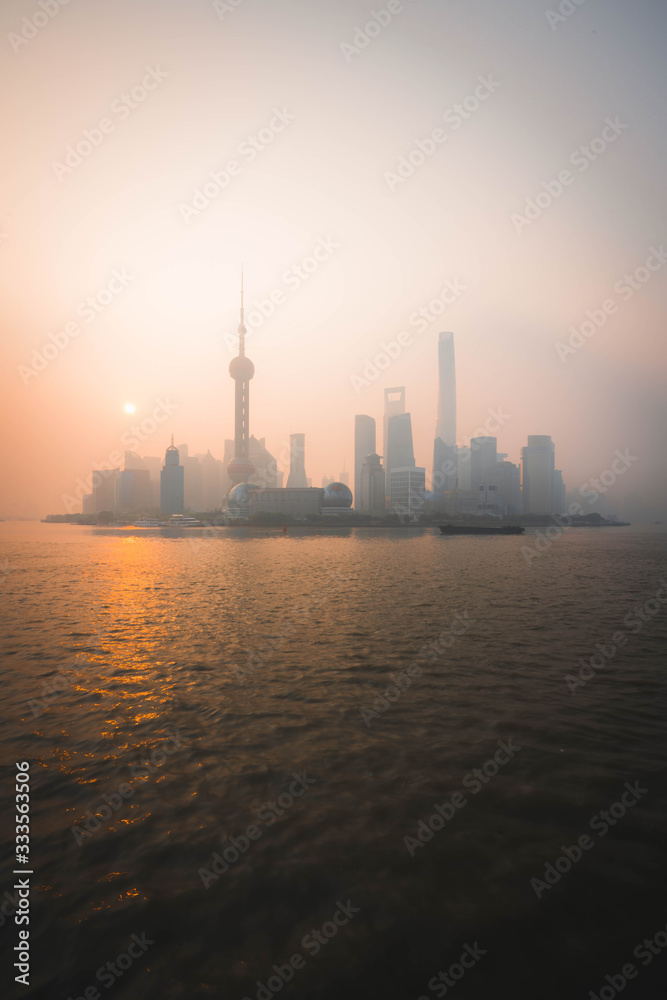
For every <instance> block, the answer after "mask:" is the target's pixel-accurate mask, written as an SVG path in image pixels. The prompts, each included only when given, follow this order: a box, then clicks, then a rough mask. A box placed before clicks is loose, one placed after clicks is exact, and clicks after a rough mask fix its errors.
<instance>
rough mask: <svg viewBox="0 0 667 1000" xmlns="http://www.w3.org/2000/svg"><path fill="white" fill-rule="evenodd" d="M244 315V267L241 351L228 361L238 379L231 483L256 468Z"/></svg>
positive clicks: (229, 470)
mask: <svg viewBox="0 0 667 1000" xmlns="http://www.w3.org/2000/svg"><path fill="white" fill-rule="evenodd" d="M246 332H247V331H246V325H245V316H244V311H243V268H241V322H240V323H239V353H238V355H237V356H236V357H235V358H232V360H231V361H230V363H229V374H230V375H231V377H232V378H233V379H234V382H235V392H234V457H233V459H232V460H231V462H230V463H229V465H228V466H227V473H228V475H229V478H230V479H231V481H232V486H237V485H238V484H239V483H246V482H247V481H248V479H250V477H251V476H252V474H253V473H254V471H255V466H254V465H253V464H252V462H251V461H250V452H249V438H250V432H249V429H248V424H249V419H250V413H249V410H250V379H251V378H252V377H253V375H254V374H255V366H254V365H253V363H252V361H251V360H250V358H247V357H246V355H245V335H246Z"/></svg>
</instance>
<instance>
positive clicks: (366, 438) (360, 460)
mask: <svg viewBox="0 0 667 1000" xmlns="http://www.w3.org/2000/svg"><path fill="white" fill-rule="evenodd" d="M376 449H377V444H376V427H375V420H374V419H373V417H368V416H366V414H364V413H358V414H357V415H356V416H355V418H354V506H355V508H356V509H357V510H360V509H361V508H360V504H361V475H362V469H363V466H364V463H365V461H366V459H367V457H368V456H369V455H374V454H375V452H376ZM382 474H383V475H384V470H383V473H382ZM383 489H384V487H383Z"/></svg>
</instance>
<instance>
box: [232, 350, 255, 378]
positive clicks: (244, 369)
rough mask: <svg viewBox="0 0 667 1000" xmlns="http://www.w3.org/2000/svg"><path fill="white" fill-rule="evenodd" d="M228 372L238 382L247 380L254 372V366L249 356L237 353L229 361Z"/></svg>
mask: <svg viewBox="0 0 667 1000" xmlns="http://www.w3.org/2000/svg"><path fill="white" fill-rule="evenodd" d="M229 374H230V375H231V376H232V378H233V379H235V380H236V381H238V382H247V381H249V380H250V379H251V378H252V377H253V375H254V374H255V366H254V365H253V363H252V361H251V360H250V358H246V357H245V355H241V354H239V355H238V357H236V358H232V360H231V361H230V362H229Z"/></svg>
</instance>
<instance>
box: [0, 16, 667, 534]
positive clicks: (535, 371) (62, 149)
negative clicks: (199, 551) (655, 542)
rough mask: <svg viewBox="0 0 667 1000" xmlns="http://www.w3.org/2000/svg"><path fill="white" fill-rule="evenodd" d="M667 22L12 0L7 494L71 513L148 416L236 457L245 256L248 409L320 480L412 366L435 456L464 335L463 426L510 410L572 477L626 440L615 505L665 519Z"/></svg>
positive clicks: (349, 458) (6, 60)
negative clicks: (87, 484)
mask: <svg viewBox="0 0 667 1000" xmlns="http://www.w3.org/2000/svg"><path fill="white" fill-rule="evenodd" d="M666 28H667V8H666V7H665V5H664V3H661V2H659V0H635V2H633V3H632V4H629V3H625V2H621V0H584V2H580V3H579V4H575V3H573V2H570V0H559V2H558V3H556V2H551V4H550V3H549V2H548V0H544V2H543V0H391V2H390V3H385V0H376V2H375V3H374V4H367V3H366V2H361V0H335V2H333V0H331V2H325V0H319V2H318V3H312V0H289V2H282V3H277V2H276V0H233V2H232V0H229V2H225V0H216V2H211V0H168V2H165V0H161V2H157V0H142V2H137V0H114V3H113V4H110V3H106V2H102V0H85V3H84V2H83V0H69V2H68V3H66V4H63V5H60V3H59V0H42V4H41V5H40V3H39V2H34V3H33V2H32V0H5V3H3V4H2V6H1V7H0V46H1V47H2V57H1V59H0V87H1V88H2V92H3V95H4V96H5V98H6V99H5V101H4V110H3V111H2V115H3V119H4V122H3V125H4V128H3V133H4V136H5V143H4V155H3V157H2V160H1V162H0V179H1V181H2V183H1V185H0V191H1V194H0V282H1V283H2V302H3V306H2V330H3V337H2V343H3V346H4V350H5V363H4V365H3V366H2V369H1V374H0V400H1V405H2V408H3V423H2V426H3V428H4V431H5V433H4V436H3V437H4V440H3V463H2V465H3V469H2V473H3V475H2V487H1V491H0V515H2V516H5V517H12V516H43V515H44V514H46V513H49V512H50V513H64V512H65V505H64V503H63V499H62V498H63V496H64V495H71V494H72V492H73V491H74V489H75V486H76V484H77V482H78V481H79V480H80V479H85V478H86V477H87V476H89V474H90V470H91V469H92V468H94V467H95V466H97V465H100V464H101V463H104V462H106V461H108V459H109V456H111V455H113V454H114V453H117V452H118V451H120V452H123V451H124V450H125V443H124V442H126V441H127V440H128V434H131V433H132V430H131V429H132V428H133V427H137V426H138V427H139V428H142V427H143V429H142V430H141V431H140V441H139V445H138V446H137V447H136V449H135V450H136V451H138V452H139V453H140V454H142V455H162V454H163V453H164V450H165V448H166V447H167V445H168V444H169V441H170V438H171V434H172V433H173V434H174V435H175V437H176V440H177V441H179V442H183V441H187V442H188V445H189V448H190V453H191V454H192V453H195V452H206V451H208V450H209V449H210V450H211V452H212V453H213V454H214V456H216V457H219V458H221V457H222V454H223V448H224V440H225V438H231V437H233V416H234V409H233V406H234V404H233V399H234V384H233V382H232V380H231V378H230V377H229V374H228V365H229V361H230V360H231V358H232V357H233V356H234V354H235V352H236V347H235V343H236V341H235V338H236V328H237V325H238V310H239V285H240V270H241V264H243V266H244V270H245V288H246V307H247V311H246V317H247V322H248V326H249V329H250V332H249V336H248V341H247V353H248V355H249V356H250V357H251V358H252V360H253V362H254V364H255V368H256V375H255V378H254V379H253V381H252V383H251V402H250V429H251V433H253V434H254V435H255V436H256V437H258V438H261V437H265V438H266V444H267V447H268V448H269V450H270V451H271V452H272V453H273V454H274V455H276V456H277V457H280V456H281V454H284V452H285V449H286V446H287V445H288V442H289V435H290V434H291V433H297V432H302V433H305V434H306V469H307V473H308V475H309V476H310V477H312V480H313V483H314V484H316V485H319V483H320V480H321V478H322V476H323V475H329V474H330V475H334V476H337V475H338V473H339V472H340V471H341V470H342V468H343V466H344V465H346V467H347V469H348V471H349V472H350V473H351V471H352V468H353V454H354V450H353V449H354V441H353V435H354V415H355V414H356V413H367V414H370V415H371V416H373V417H375V418H376V420H377V423H378V429H380V428H381V426H382V407H383V391H384V389H385V388H386V387H390V386H399V385H404V386H405V387H406V402H407V408H408V410H409V411H410V412H411V414H412V423H413V429H414V437H415V456H416V460H417V464H418V465H424V466H426V468H427V470H428V472H429V473H430V467H431V463H432V451H433V435H434V429H435V420H436V413H437V383H436V358H437V341H438V333H439V332H440V331H441V330H451V331H452V332H453V333H454V339H455V345H456V361H457V397H458V439H459V443H460V444H465V443H466V442H467V440H468V439H469V437H470V436H471V435H474V434H479V433H484V432H485V429H487V428H488V424H487V421H488V420H489V418H491V419H492V420H493V419H495V417H497V415H498V414H499V413H500V414H502V418H503V419H502V426H501V427H500V430H498V432H497V437H498V448H499V451H501V452H505V453H507V454H508V455H509V458H510V459H511V460H512V461H514V462H518V461H519V459H520V452H521V447H522V446H523V445H524V444H525V443H526V438H527V435H528V434H550V435H551V437H552V438H553V440H554V442H555V446H556V465H557V467H559V468H560V469H562V470H563V474H564V478H565V482H566V485H567V487H568V489H569V490H574V491H575V492H578V490H579V488H580V487H581V486H582V485H583V484H585V483H587V482H589V481H590V480H591V479H594V478H596V477H599V476H600V475H601V474H602V473H604V472H605V470H608V469H611V468H612V463H613V462H614V459H615V457H616V453H617V451H620V452H621V453H623V454H625V455H629V456H630V458H631V459H632V461H630V462H629V463H628V464H626V467H625V468H624V471H623V473H622V474H619V475H617V476H616V481H615V482H614V483H613V484H612V485H611V487H610V491H611V493H612V494H613V496H614V498H616V497H617V498H618V506H619V509H621V510H623V511H629V512H631V513H634V514H635V515H636V516H646V517H650V518H652V517H659V516H660V515H661V514H662V513H663V512H665V507H666V506H667V502H666V500H665V497H667V473H666V468H665V465H666V463H665V448H664V444H663V439H664V429H665V426H666V424H667V421H666V416H667V414H666V413H665V392H664V385H665V374H666V372H665V369H666V367H667V364H666V358H667V353H666V352H665V349H664V302H665V289H666V288H667V246H666V244H667V199H665V197H664V172H663V170H662V165H663V163H664V162H665V158H666V154H667V148H666V147H667V131H666V130H665V127H664V124H665V122H664V119H665V110H664V69H663V66H664V49H665V40H666V38H665V36H666ZM215 178H217V179H215ZM661 307H662V308H661ZM420 310H422V315H420ZM262 311H263V313H264V315H263V314H262ZM582 324H587V325H586V326H584V332H583V333H582V332H581V328H582ZM378 357H379V365H375V359H377V358H378ZM128 403H130V404H132V405H134V407H135V413H134V414H132V415H129V414H127V413H126V412H125V407H126V404H128ZM155 413H158V414H159V416H160V419H159V420H158V419H157V418H155V419H154V418H153V417H152V416H151V415H154V414H155ZM135 436H136V434H135ZM378 450H381V441H378ZM283 467H284V466H283ZM618 467H619V466H618V463H617V465H616V468H618Z"/></svg>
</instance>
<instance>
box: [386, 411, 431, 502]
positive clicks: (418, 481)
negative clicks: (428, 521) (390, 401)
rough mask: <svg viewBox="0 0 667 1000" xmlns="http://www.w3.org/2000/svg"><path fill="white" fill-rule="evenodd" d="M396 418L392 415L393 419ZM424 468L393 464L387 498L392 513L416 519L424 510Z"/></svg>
mask: <svg viewBox="0 0 667 1000" xmlns="http://www.w3.org/2000/svg"><path fill="white" fill-rule="evenodd" d="M396 419H398V418H397V417H394V420H396ZM425 491H426V469H420V468H416V467H415V466H414V464H413V465H410V466H407V467H406V468H401V467H396V466H394V467H393V468H392V470H391V473H390V476H389V498H390V510H391V512H392V514H398V515H399V517H407V519H408V520H409V521H413V520H416V519H417V517H419V515H420V514H422V513H423V511H424V503H425V499H426V492H425Z"/></svg>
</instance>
